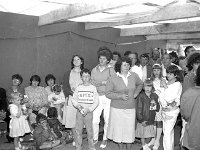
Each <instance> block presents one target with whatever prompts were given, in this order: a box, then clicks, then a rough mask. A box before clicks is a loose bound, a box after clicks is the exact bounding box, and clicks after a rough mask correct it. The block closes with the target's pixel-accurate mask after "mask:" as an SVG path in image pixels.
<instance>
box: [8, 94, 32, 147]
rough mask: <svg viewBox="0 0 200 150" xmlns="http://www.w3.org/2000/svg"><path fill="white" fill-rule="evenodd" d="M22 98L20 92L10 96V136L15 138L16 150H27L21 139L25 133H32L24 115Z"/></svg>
mask: <svg viewBox="0 0 200 150" xmlns="http://www.w3.org/2000/svg"><path fill="white" fill-rule="evenodd" d="M21 100H22V96H21V94H20V93H19V92H14V93H11V94H10V99H9V101H10V103H11V104H10V105H9V110H10V118H11V120H10V125H9V128H10V133H9V136H10V137H13V138H14V146H15V150H21V149H25V147H22V146H21V144H20V141H19V137H20V136H23V135H24V134H25V133H29V132H31V130H30V127H29V124H28V121H27V120H26V116H25V115H23V113H22V105H20V102H21Z"/></svg>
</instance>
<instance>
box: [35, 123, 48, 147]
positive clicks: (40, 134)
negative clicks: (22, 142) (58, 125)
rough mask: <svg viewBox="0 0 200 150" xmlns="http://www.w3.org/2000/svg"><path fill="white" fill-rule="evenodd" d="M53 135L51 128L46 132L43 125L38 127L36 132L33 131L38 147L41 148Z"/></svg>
mask: <svg viewBox="0 0 200 150" xmlns="http://www.w3.org/2000/svg"><path fill="white" fill-rule="evenodd" d="M51 135H52V133H51V130H50V127H48V130H44V128H43V127H42V126H41V125H37V126H36V128H35V130H34V131H33V138H34V140H35V144H36V145H37V146H40V145H42V144H43V143H44V142H47V141H49V138H50V136H51Z"/></svg>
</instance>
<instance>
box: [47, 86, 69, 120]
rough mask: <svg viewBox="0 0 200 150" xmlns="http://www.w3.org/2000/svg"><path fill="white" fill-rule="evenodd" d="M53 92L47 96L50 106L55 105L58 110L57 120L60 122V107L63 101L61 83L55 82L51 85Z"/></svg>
mask: <svg viewBox="0 0 200 150" xmlns="http://www.w3.org/2000/svg"><path fill="white" fill-rule="evenodd" d="M52 91H53V93H52V94H50V95H49V96H48V101H49V102H50V107H56V109H57V111H58V120H59V121H60V122H62V117H61V116H62V115H61V107H62V104H64V103H65V95H64V93H63V91H62V87H61V85H58V84H55V85H54V86H53V87H52Z"/></svg>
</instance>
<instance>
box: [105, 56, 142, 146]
mask: <svg viewBox="0 0 200 150" xmlns="http://www.w3.org/2000/svg"><path fill="white" fill-rule="evenodd" d="M130 67H131V60H130V59H129V58H127V57H123V58H122V59H121V60H119V61H117V63H116V64H115V71H116V74H115V75H113V76H112V77H111V78H110V79H109V81H108V83H107V85H106V97H107V98H109V99H111V105H110V106H111V108H110V122H109V127H108V134H107V137H108V138H109V139H111V140H113V141H114V142H117V143H118V146H119V149H120V150H122V149H127V150H131V144H132V143H133V142H134V140H135V117H136V111H135V108H136V107H135V98H136V97H137V95H138V94H139V93H140V91H141V90H142V87H143V84H142V81H141V79H140V78H139V77H138V75H137V74H136V73H131V72H130V71H129V70H130Z"/></svg>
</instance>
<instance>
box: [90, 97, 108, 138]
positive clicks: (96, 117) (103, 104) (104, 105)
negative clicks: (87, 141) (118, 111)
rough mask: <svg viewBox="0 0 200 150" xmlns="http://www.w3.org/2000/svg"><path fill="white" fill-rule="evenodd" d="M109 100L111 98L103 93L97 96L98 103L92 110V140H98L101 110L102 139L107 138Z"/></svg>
mask: <svg viewBox="0 0 200 150" xmlns="http://www.w3.org/2000/svg"><path fill="white" fill-rule="evenodd" d="M110 102H111V100H110V99H108V98H107V97H106V96H105V95H102V96H99V105H98V106H97V108H96V109H95V110H94V112H93V130H94V140H98V135H99V123H100V116H101V113H102V111H104V112H103V114H104V116H103V118H104V122H105V124H104V135H103V140H107V131H108V122H109V116H110Z"/></svg>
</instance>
